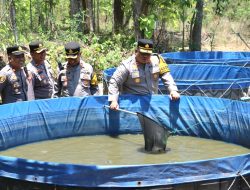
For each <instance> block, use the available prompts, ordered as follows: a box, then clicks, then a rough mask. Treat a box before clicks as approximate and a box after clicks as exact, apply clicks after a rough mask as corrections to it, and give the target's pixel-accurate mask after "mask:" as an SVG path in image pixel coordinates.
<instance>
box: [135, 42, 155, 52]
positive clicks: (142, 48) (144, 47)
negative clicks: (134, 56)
mask: <svg viewBox="0 0 250 190" xmlns="http://www.w3.org/2000/svg"><path fill="white" fill-rule="evenodd" d="M137 47H138V49H139V52H141V53H148V54H151V53H153V41H152V40H148V39H139V40H138V44H137Z"/></svg>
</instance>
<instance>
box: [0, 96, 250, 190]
mask: <svg viewBox="0 0 250 190" xmlns="http://www.w3.org/2000/svg"><path fill="white" fill-rule="evenodd" d="M119 102H120V107H121V108H123V109H126V110H129V111H132V112H140V113H143V114H144V115H146V116H148V117H150V118H152V119H153V120H155V121H156V122H158V123H159V124H160V125H161V126H163V127H166V128H168V129H172V130H175V131H177V134H178V135H184V136H197V137H202V138H209V139H216V140H221V141H225V142H229V143H234V144H238V145H242V146H244V147H247V148H250V141H249V134H250V104H249V103H248V102H242V101H235V100H230V99H222V98H209V97H201V96H200V97H199V96H182V97H181V98H180V100H179V101H170V100H169V97H168V96H167V95H153V96H136V95H124V96H120V99H119ZM104 105H108V98H107V96H91V97H84V98H76V97H75V98H74V97H71V98H60V99H49V100H37V101H31V102H20V103H12V104H6V105H1V106H0V149H1V150H5V149H8V148H11V147H15V146H17V145H21V144H27V143H31V142H37V141H43V140H49V139H56V138H62V137H64V138H67V137H71V136H81V135H99V134H100V135H101V134H103V135H110V134H114V133H116V134H137V133H141V132H142V131H141V127H140V123H139V120H138V117H137V116H134V115H131V114H126V113H122V112H113V111H110V110H109V109H107V108H105V107H104ZM0 176H1V180H0V187H1V189H8V188H9V187H13V186H15V188H13V189H18V188H19V189H29V188H27V187H30V189H32V188H33V189H34V187H36V189H55V188H56V187H57V188H58V189H60V187H64V188H65V189H67V188H70V187H79V188H82V189H91V188H92V189H96V188H100V189H101V188H109V189H118V188H136V189H138V188H141V189H152V188H153V189H157V188H159V189H160V188H172V189H175V187H176V188H183V189H190V190H191V189H192V190H194V189H199V190H200V189H228V187H229V186H230V185H231V184H233V185H232V188H231V189H239V188H238V187H239V186H240V187H241V188H242V189H247V188H248V185H249V179H250V177H249V176H250V153H249V154H244V155H236V156H232V157H223V158H217V159H209V160H199V161H191V162H179V163H170V164H169V163H168V164H167V163H166V164H164V163H163V164H147V165H105V166H104V165H76V164H63V163H52V162H42V161H36V160H28V159H20V158H13V157H7V156H0ZM6 181H7V182H6ZM9 181H10V183H8V182H9ZM222 182H223V183H222ZM19 183H20V185H19V186H18V184H19ZM27 183H28V185H27ZM6 184H7V185H6ZM13 184H14V185H13ZM25 184H26V185H27V186H25ZM25 187H26V188H25ZM31 187H32V188H31ZM57 188H56V189H57Z"/></svg>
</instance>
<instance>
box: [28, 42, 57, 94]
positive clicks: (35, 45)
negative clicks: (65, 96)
mask: <svg viewBox="0 0 250 190" xmlns="http://www.w3.org/2000/svg"><path fill="white" fill-rule="evenodd" d="M29 48H30V55H31V57H32V60H31V62H30V63H28V64H27V68H28V70H29V71H30V72H31V73H32V75H33V80H32V83H33V88H34V96H35V99H46V98H51V97H52V96H53V94H54V88H55V81H54V79H53V75H52V73H53V72H52V68H51V66H50V64H49V62H48V61H47V60H45V58H46V51H47V49H46V48H45V47H44V45H43V42H41V41H33V42H31V43H30V44H29Z"/></svg>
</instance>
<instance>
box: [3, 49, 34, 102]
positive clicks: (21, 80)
mask: <svg viewBox="0 0 250 190" xmlns="http://www.w3.org/2000/svg"><path fill="white" fill-rule="evenodd" d="M7 54H8V58H9V64H8V65H6V66H5V67H4V68H3V69H2V70H1V71H0V93H1V97H2V103H3V104H7V103H13V102H18V101H26V100H28V82H29V76H28V75H29V74H28V72H27V70H25V69H24V68H25V67H23V66H24V63H25V57H24V51H23V49H22V47H21V46H17V45H15V46H11V47H8V48H7ZM32 90H33V89H32Z"/></svg>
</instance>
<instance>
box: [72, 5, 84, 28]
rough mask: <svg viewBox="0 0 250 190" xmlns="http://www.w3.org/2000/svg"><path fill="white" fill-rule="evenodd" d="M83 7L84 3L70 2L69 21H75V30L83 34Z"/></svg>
mask: <svg viewBox="0 0 250 190" xmlns="http://www.w3.org/2000/svg"><path fill="white" fill-rule="evenodd" d="M83 6H84V1H79V0H70V17H71V19H76V21H77V22H76V23H75V24H77V26H76V27H77V30H78V32H80V33H83V14H82V9H83Z"/></svg>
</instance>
